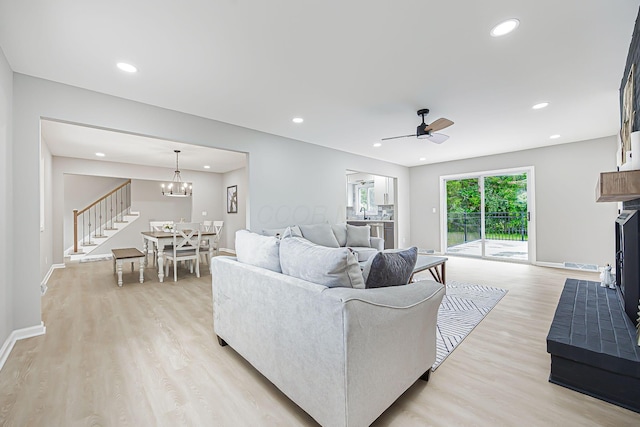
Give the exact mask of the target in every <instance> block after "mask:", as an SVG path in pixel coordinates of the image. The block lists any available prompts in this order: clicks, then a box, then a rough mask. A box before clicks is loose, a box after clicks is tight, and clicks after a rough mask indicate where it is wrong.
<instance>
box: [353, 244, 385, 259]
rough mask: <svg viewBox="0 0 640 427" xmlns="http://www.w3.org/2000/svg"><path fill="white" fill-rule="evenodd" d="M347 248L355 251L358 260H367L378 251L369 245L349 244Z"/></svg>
mask: <svg viewBox="0 0 640 427" xmlns="http://www.w3.org/2000/svg"><path fill="white" fill-rule="evenodd" d="M349 249H351V250H352V251H353V252H355V253H356V256H357V257H358V261H359V262H364V261H368V260H369V259H370V258H372V257H373V256H374V255H375V254H377V253H378V249H376V248H369V247H359V246H349Z"/></svg>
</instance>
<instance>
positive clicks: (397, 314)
mask: <svg viewBox="0 0 640 427" xmlns="http://www.w3.org/2000/svg"><path fill="white" fill-rule="evenodd" d="M238 233H240V232H238ZM247 233H248V232H245V233H243V234H242V239H239V238H238V235H237V238H236V251H237V253H238V258H231V257H215V258H214V259H213V260H212V262H211V270H212V289H213V311H214V322H213V323H214V330H215V333H216V334H217V336H218V340H219V342H220V344H221V345H226V344H229V345H230V346H231V347H232V348H233V349H234V350H235V351H237V352H238V353H239V354H240V355H241V356H242V357H243V358H245V359H246V360H247V361H248V362H249V363H251V364H252V365H253V366H254V367H255V368H256V369H257V370H258V371H260V373H262V374H263V375H264V376H265V377H266V378H267V379H269V381H271V382H272V383H273V384H274V385H275V386H276V387H278V388H279V389H280V390H281V391H282V392H283V393H284V394H286V395H287V396H288V397H289V398H290V399H291V400H292V401H293V402H295V403H296V404H297V405H299V406H300V407H301V408H302V409H303V410H304V411H306V412H307V413H308V414H309V415H310V416H311V417H313V418H314V419H315V420H316V421H317V422H319V423H320V424H321V425H323V426H332V427H333V426H368V425H369V424H371V423H372V422H373V421H374V420H375V419H376V418H378V417H379V416H380V414H382V413H383V412H384V411H385V410H386V409H387V408H388V407H389V406H390V405H391V404H392V403H393V402H394V401H395V400H396V399H397V398H398V397H399V396H400V395H401V394H402V393H403V392H404V391H406V390H407V389H408V388H409V387H410V386H411V385H412V384H413V383H414V382H415V381H417V380H418V379H419V378H421V377H422V378H423V379H428V375H429V372H430V368H431V366H432V365H433V363H434V362H435V357H436V320H437V313H438V308H439V305H440V302H441V300H442V297H443V295H444V293H445V290H444V287H443V286H442V285H441V284H439V283H436V282H434V281H431V280H425V281H419V282H415V283H411V284H409V285H406V286H393V287H385V288H376V289H354V288H353V287H354V286H356V284H355V281H357V275H356V274H355V272H356V271H357V272H360V269H359V267H360V266H359V265H358V262H357V261H356V260H355V257H354V255H353V254H352V253H351V252H350V251H349V250H345V249H344V248H326V247H321V246H318V245H314V244H312V243H310V242H308V241H306V240H305V239H302V238H292V239H283V240H282V241H280V240H279V239H277V238H276V237H268V236H259V237H256V236H258V235H253V233H251V234H247ZM240 240H242V241H240ZM248 241H249V242H248ZM354 263H355V267H354ZM305 265H308V268H306V267H305ZM356 269H357V270H356ZM282 271H285V273H289V274H284V273H282ZM360 274H361V273H360ZM301 277H303V278H301ZM305 278H306V279H305ZM360 280H361V279H360ZM318 282H323V283H318Z"/></svg>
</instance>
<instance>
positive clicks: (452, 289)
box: [431, 281, 507, 371]
mask: <svg viewBox="0 0 640 427" xmlns="http://www.w3.org/2000/svg"><path fill="white" fill-rule="evenodd" d="M506 293H507V291H506V290H505V289H500V288H493V287H491V286H483V285H473V284H470V283H460V282H456V281H449V282H447V294H446V295H445V296H444V298H443V299H442V303H441V304H440V309H439V310H438V326H437V331H436V335H437V336H436V339H437V353H436V363H434V364H433V366H432V367H431V370H432V371H435V370H436V369H437V368H438V366H440V364H441V363H442V362H443V361H444V359H446V358H447V356H449V355H450V354H451V352H452V351H453V350H454V349H455V348H456V347H457V346H458V344H460V343H461V342H462V340H464V339H465V337H466V336H467V335H469V333H470V332H471V331H472V330H473V328H475V327H476V325H478V323H480V321H481V320H482V319H484V317H485V316H486V315H487V314H488V313H489V312H490V311H491V309H492V308H493V307H495V306H496V304H498V301H500V299H502V297H503V296H505V295H506Z"/></svg>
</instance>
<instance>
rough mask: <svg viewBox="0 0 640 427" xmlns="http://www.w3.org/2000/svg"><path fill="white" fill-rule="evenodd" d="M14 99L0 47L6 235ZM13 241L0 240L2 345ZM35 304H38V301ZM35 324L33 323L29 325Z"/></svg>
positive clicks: (0, 161) (0, 183)
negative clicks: (10, 247) (10, 248)
mask: <svg viewBox="0 0 640 427" xmlns="http://www.w3.org/2000/svg"><path fill="white" fill-rule="evenodd" d="M12 102H13V72H12V71H11V68H10V67H9V64H8V63H7V59H6V58H5V56H4V52H3V51H2V49H0V233H1V234H2V235H3V236H11V229H12V224H11V223H12V221H11V216H12V205H13V201H12V198H11V192H12V190H13V189H12V186H11V180H12V170H11V158H12V154H11V151H12V150H11V147H12V144H11V141H12V135H11V129H12V121H13V119H12ZM33 241H37V240H33ZM10 244H11V239H10V238H4V239H0V347H2V345H3V344H4V342H5V341H6V339H7V338H8V337H9V334H11V331H12V330H13V329H14V326H13V299H12V298H13V296H12V288H11V286H12V283H15V281H13V275H12V268H13V252H12V251H11V250H9V245H10ZM25 246H26V245H25ZM33 285H34V286H35V284H33ZM33 304H34V305H35V302H34V303H33ZM36 324H37V323H34V322H32V323H30V324H29V326H34V325H36Z"/></svg>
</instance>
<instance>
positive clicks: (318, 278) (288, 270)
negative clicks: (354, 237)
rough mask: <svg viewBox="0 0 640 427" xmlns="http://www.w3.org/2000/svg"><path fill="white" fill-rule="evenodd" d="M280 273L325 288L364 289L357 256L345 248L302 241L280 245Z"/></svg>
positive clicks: (299, 238)
mask: <svg viewBox="0 0 640 427" xmlns="http://www.w3.org/2000/svg"><path fill="white" fill-rule="evenodd" d="M280 265H281V266H282V273H283V274H286V275H289V276H293V277H297V278H298V279H302V280H306V281H309V282H313V283H317V284H319V285H324V286H326V287H328V288H335V287H345V288H361V289H362V288H364V279H363V277H362V272H361V271H360V265H359V264H358V259H357V258H356V256H355V255H354V254H353V253H352V252H351V251H350V250H349V249H347V248H327V247H325V246H321V245H316V244H314V243H313V242H310V241H308V240H306V239H304V238H302V237H291V238H288V239H283V240H282V241H281V242H280Z"/></svg>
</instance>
